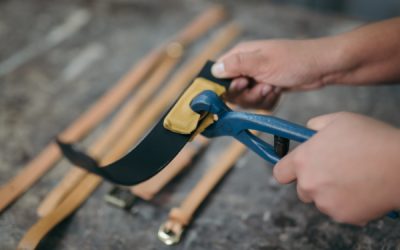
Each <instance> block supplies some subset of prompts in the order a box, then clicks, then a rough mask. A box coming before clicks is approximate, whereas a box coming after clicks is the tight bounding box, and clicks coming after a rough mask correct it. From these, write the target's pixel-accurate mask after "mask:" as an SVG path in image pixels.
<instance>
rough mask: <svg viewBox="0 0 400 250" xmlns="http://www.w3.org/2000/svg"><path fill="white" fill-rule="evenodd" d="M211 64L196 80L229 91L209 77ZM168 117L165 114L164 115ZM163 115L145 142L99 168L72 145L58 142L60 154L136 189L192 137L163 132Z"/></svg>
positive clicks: (225, 82) (167, 131)
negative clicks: (209, 82)
mask: <svg viewBox="0 0 400 250" xmlns="http://www.w3.org/2000/svg"><path fill="white" fill-rule="evenodd" d="M212 65H213V62H211V61H208V62H207V63H206V64H205V66H204V67H203V69H202V70H201V71H200V73H199V75H198V77H204V78H206V79H208V80H211V81H213V82H216V83H218V84H221V85H223V86H225V87H227V88H228V87H229V84H230V80H228V79H216V78H214V77H213V76H212V75H211V66H212ZM167 114H168V112H167ZM165 116H166V115H164V116H163V117H162V118H161V119H160V121H159V122H158V123H157V124H156V125H155V126H154V128H153V129H152V130H151V131H150V132H149V133H148V134H147V135H146V136H145V137H144V139H143V140H142V141H141V142H140V143H139V144H138V145H137V146H136V147H135V148H133V149H132V150H131V151H130V152H129V153H127V154H126V155H125V156H124V157H122V158H121V159H119V160H117V161H115V162H113V163H111V164H109V165H107V166H101V167H100V166H99V165H98V164H97V162H96V161H95V160H94V159H92V158H91V157H90V156H88V155H86V154H84V153H82V152H80V151H78V150H76V149H75V148H74V147H73V146H72V145H70V144H66V143H63V142H61V141H57V143H58V145H59V146H60V148H61V150H62V152H63V154H64V155H65V157H67V159H68V160H69V161H71V162H72V163H73V164H74V165H76V166H79V167H82V168H84V169H86V170H87V171H89V172H91V173H94V174H97V175H100V176H102V177H103V178H105V179H107V180H109V181H111V182H114V183H116V184H120V185H135V184H137V183H139V182H142V181H145V180H147V179H148V178H150V177H152V176H154V175H155V174H156V173H158V172H159V171H160V170H162V169H163V168H164V167H166V166H167V165H168V163H169V162H170V161H171V160H172V159H173V158H174V157H175V156H176V155H177V154H178V153H179V151H181V149H182V148H183V147H184V146H185V144H186V143H187V142H188V141H189V139H190V138H191V136H192V135H183V134H177V133H174V132H171V131H169V130H167V129H165V128H164V126H163V121H164V118H165Z"/></svg>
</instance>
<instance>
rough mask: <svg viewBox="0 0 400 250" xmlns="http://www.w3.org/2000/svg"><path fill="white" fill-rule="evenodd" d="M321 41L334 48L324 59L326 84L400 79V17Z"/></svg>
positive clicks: (361, 83)
mask: <svg viewBox="0 0 400 250" xmlns="http://www.w3.org/2000/svg"><path fill="white" fill-rule="evenodd" d="M321 43H325V44H326V46H327V48H326V49H327V50H329V49H331V51H330V52H329V53H325V54H326V58H324V59H323V60H324V61H325V64H326V65H327V66H326V67H327V71H326V74H324V76H323V78H324V79H323V81H324V84H354V85H368V84H384V83H394V82H400V18H394V19H390V20H387V21H382V22H378V23H373V24H370V25H366V26H363V27H360V28H358V29H356V30H353V31H351V32H348V33H343V34H340V35H337V36H333V37H329V38H322V39H321ZM322 57H323V56H322Z"/></svg>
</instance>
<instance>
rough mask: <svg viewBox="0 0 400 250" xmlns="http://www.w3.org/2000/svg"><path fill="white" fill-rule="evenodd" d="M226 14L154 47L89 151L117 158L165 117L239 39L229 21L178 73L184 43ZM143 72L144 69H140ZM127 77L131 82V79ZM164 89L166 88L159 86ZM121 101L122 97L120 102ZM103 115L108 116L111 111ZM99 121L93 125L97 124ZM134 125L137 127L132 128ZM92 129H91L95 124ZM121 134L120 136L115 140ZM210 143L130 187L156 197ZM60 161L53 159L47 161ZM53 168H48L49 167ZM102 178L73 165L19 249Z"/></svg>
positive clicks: (212, 15)
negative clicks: (209, 65) (207, 65)
mask: <svg viewBox="0 0 400 250" xmlns="http://www.w3.org/2000/svg"><path fill="white" fill-rule="evenodd" d="M225 17H226V14H225V11H224V10H223V8H221V7H219V6H214V7H212V8H211V9H209V10H207V11H206V12H205V13H203V14H201V15H200V16H199V17H198V18H196V19H195V20H194V21H193V22H192V23H190V24H189V25H188V26H187V27H186V28H184V30H183V31H182V32H180V33H179V34H178V35H177V36H176V37H175V38H174V39H171V40H169V42H166V43H165V44H164V45H162V46H160V47H158V48H156V49H154V51H152V52H150V53H149V55H147V56H145V57H144V59H142V60H141V61H140V62H139V63H138V64H137V65H136V66H135V67H134V69H133V72H136V73H135V74H133V73H129V75H132V76H135V79H134V80H135V81H137V82H140V83H141V84H140V85H139V83H137V84H136V85H137V86H136V85H135V88H133V87H132V88H131V89H129V91H128V89H127V88H125V89H124V90H125V91H127V92H132V91H130V90H133V94H132V97H131V98H130V99H129V100H128V101H127V102H126V104H125V105H124V106H123V107H122V108H121V109H120V111H119V112H118V113H117V114H116V115H115V117H114V119H113V120H112V122H111V123H110V125H109V127H107V128H106V129H105V131H104V133H103V135H102V136H101V137H100V138H98V139H97V140H96V141H95V143H94V144H93V145H92V146H90V147H89V150H88V151H89V153H90V154H91V155H92V156H94V157H95V158H96V159H97V160H98V162H99V163H100V164H101V165H106V164H108V163H110V162H112V161H115V160H116V159H118V158H120V157H121V156H123V155H124V154H125V153H126V152H127V151H128V150H129V149H130V148H131V147H132V146H133V145H135V144H136V143H138V142H139V141H140V139H141V138H142V136H143V135H144V134H145V133H146V131H147V130H148V129H149V128H151V127H152V125H153V124H154V123H155V122H157V120H158V119H159V118H160V117H161V115H162V113H163V112H165V110H166V109H167V108H168V107H169V106H170V105H172V103H173V102H174V101H175V99H176V97H177V96H179V94H180V93H181V92H182V91H183V90H184V89H185V87H186V86H187V85H188V84H189V83H190V81H191V80H192V79H193V78H194V76H195V75H196V74H197V73H198V71H199V70H200V69H201V67H202V65H203V64H204V63H205V62H206V61H207V60H208V59H210V58H215V57H216V56H217V55H218V54H219V53H221V51H222V50H223V49H225V48H226V47H227V46H228V45H229V44H231V43H232V42H233V40H234V39H235V38H236V37H237V35H238V34H239V29H238V27H237V25H235V24H234V23H228V24H225V25H224V26H222V27H221V28H220V29H219V30H218V32H217V34H216V35H214V36H213V37H212V38H211V39H210V41H208V42H207V43H206V45H205V46H204V47H203V48H202V49H201V50H200V52H199V53H198V54H197V55H195V56H194V57H193V58H191V59H190V60H188V62H186V63H184V64H182V65H181V66H180V67H179V68H178V69H176V70H175V73H173V74H172V71H173V70H174V69H175V66H176V65H178V63H179V61H180V59H181V58H182V56H183V53H184V48H185V47H187V46H188V45H189V44H190V43H192V42H194V41H195V40H196V39H197V38H199V37H200V36H201V35H203V34H205V33H206V32H207V31H208V30H210V29H211V28H213V27H215V26H217V24H219V23H220V22H222V21H223V20H224V18H225ZM138 71H139V73H140V74H139V73H137V72H138ZM170 75H171V76H170ZM166 79H169V80H168V81H166ZM123 81H126V82H128V80H123ZM131 81H132V79H130V80H129V82H131ZM160 88H161V90H159V89H160ZM121 92H122V91H121ZM120 96H122V94H120ZM120 96H119V97H120ZM126 96H128V95H126ZM124 97H125V95H124ZM121 99H122V98H121ZM114 102H116V101H114ZM121 102H122V101H120V102H118V104H119V103H121ZM106 104H107V103H106ZM112 104H114V103H112ZM104 105H105V104H104ZM116 106H118V105H116V104H114V107H113V109H115V107H116ZM108 109H111V108H108ZM109 113H111V112H109ZM103 116H104V117H106V115H103ZM98 120H100V119H98ZM94 126H95V125H92V127H94ZM78 127H79V126H78ZM133 127H134V128H135V129H129V128H133ZM86 130H87V132H89V129H86ZM81 134H82V136H80V137H79V138H78V136H75V137H73V136H65V134H61V135H60V138H61V139H62V140H63V141H67V142H76V141H77V140H79V139H81V138H82V137H83V133H81ZM67 135H68V134H67ZM115 138H119V139H118V140H115ZM207 144H208V140H206V139H204V138H202V137H201V136H198V137H197V138H196V139H195V140H194V141H193V142H191V143H190V144H188V145H187V146H186V147H185V148H184V149H183V150H182V151H181V152H180V153H179V154H178V156H177V157H176V158H175V159H174V160H173V161H172V162H171V163H170V164H169V165H168V166H167V167H166V168H165V169H164V170H163V171H161V172H160V173H159V174H158V175H156V176H154V177H153V178H151V179H149V180H148V181H146V182H143V183H141V184H139V185H136V186H134V187H132V188H131V189H130V190H131V191H132V192H133V193H134V194H135V195H136V196H138V197H141V198H142V199H144V200H149V199H152V198H153V197H154V196H155V195H156V194H157V193H158V192H159V191H160V190H161V189H162V188H163V187H164V186H165V185H166V184H167V183H168V182H169V181H170V180H172V179H173V178H174V177H175V176H176V175H177V174H179V172H181V171H182V170H183V169H184V168H185V167H187V166H189V165H190V162H191V161H192V159H193V158H194V157H195V156H196V155H197V154H198V153H199V152H200V151H201V149H203V148H204V147H205V146H206V145H207ZM51 145H52V146H51V147H54V145H53V144H51ZM53 151H54V152H56V153H54V152H53V154H51V156H52V157H50V156H49V155H47V157H49V158H51V159H55V158H57V160H58V158H59V156H60V153H59V151H58V149H57V148H55V149H53ZM54 155H55V156H54ZM41 159H42V162H48V163H50V162H51V161H50V160H47V161H45V160H43V159H46V157H44V156H42V157H41ZM53 161H54V163H55V162H56V161H55V160H53ZM54 163H52V164H47V166H50V165H53V164H54ZM49 168H50V167H47V169H49ZM30 169H31V170H30V171H33V170H34V169H33V168H30ZM32 169H33V170H32ZM33 172H34V171H33ZM44 172H45V171H41V173H40V175H43V174H44ZM37 176H39V175H37ZM101 182H102V179H101V178H100V177H98V176H95V175H93V174H89V173H87V172H86V171H84V170H81V169H78V168H72V169H71V170H70V171H69V172H68V173H67V174H66V175H65V177H64V178H63V180H61V182H60V184H59V185H58V186H57V187H56V188H55V189H54V190H53V191H52V192H51V193H50V194H49V196H48V197H46V198H45V200H44V201H43V203H42V204H41V205H40V206H39V209H38V214H39V215H40V216H42V217H41V218H40V219H39V220H38V221H37V222H36V223H35V224H34V225H33V226H32V227H31V228H30V229H29V230H28V231H27V233H26V234H25V235H24V236H23V238H22V239H21V241H20V243H19V245H18V249H35V248H36V247H37V246H38V244H39V243H40V241H41V240H42V239H43V238H44V237H45V236H46V235H47V234H48V233H49V232H50V231H51V230H52V229H53V228H54V227H55V226H57V225H58V224H59V223H60V222H62V221H63V220H64V219H65V218H67V217H68V216H69V215H71V214H72V213H73V212H74V211H76V209H78V208H79V207H80V206H81V205H82V204H83V203H84V202H85V200H87V199H88V198H89V197H90V194H91V193H92V192H93V191H94V190H95V189H96V188H97V187H98V186H99V184H100V183H101ZM32 184H33V183H32ZM25 190H26V189H25Z"/></svg>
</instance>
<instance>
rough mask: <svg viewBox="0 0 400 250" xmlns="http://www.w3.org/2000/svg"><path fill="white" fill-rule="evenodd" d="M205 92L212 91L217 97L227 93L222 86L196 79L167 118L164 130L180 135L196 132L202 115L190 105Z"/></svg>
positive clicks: (203, 79)
mask: <svg viewBox="0 0 400 250" xmlns="http://www.w3.org/2000/svg"><path fill="white" fill-rule="evenodd" d="M205 90H211V91H213V92H215V93H216V94H217V95H222V94H223V93H224V92H225V91H226V89H225V87H224V86H222V85H219V84H217V83H214V82H212V81H209V80H207V79H205V78H201V77H199V78H196V79H195V80H194V82H193V83H192V84H191V85H190V87H189V88H187V89H186V91H185V92H184V93H183V94H182V96H181V98H179V100H178V101H177V102H176V104H175V106H174V107H173V108H172V109H171V111H169V113H168V114H167V116H166V117H165V119H164V124H163V125H164V128H166V129H168V130H170V131H172V132H175V133H179V134H190V133H192V132H193V131H194V130H196V128H197V124H198V122H199V120H200V114H198V113H196V112H194V111H193V110H192V109H191V107H190V103H191V101H192V100H193V98H195V97H196V96H197V95H199V94H200V93H201V92H203V91H205Z"/></svg>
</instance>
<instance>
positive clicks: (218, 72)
mask: <svg viewBox="0 0 400 250" xmlns="http://www.w3.org/2000/svg"><path fill="white" fill-rule="evenodd" d="M211 73H212V74H213V75H214V76H215V77H223V76H224V73H225V65H224V64H223V63H222V62H219V63H214V65H213V66H212V67H211Z"/></svg>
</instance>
